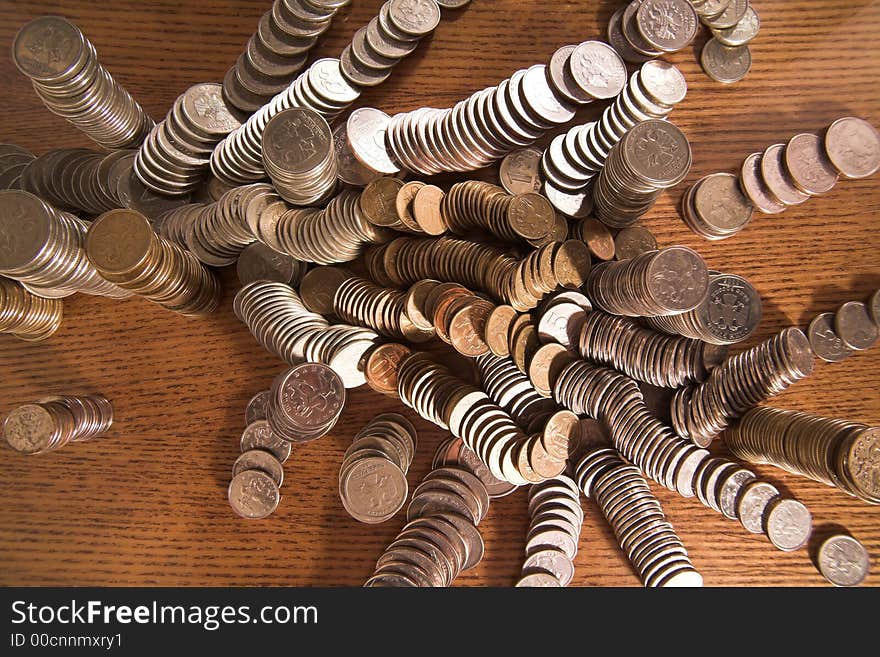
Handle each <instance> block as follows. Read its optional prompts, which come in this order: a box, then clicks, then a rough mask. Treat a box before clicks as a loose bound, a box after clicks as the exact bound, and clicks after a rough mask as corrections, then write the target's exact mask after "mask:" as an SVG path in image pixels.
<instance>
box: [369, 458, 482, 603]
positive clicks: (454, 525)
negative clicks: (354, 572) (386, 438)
mask: <svg viewBox="0 0 880 657" xmlns="http://www.w3.org/2000/svg"><path fill="white" fill-rule="evenodd" d="M488 510H489V494H488V493H487V491H486V487H485V486H484V485H483V483H482V482H481V481H480V480H479V478H477V477H476V476H474V475H473V474H471V473H470V472H468V471H467V470H464V469H461V468H455V467H441V468H437V469H435V470H432V471H431V472H430V473H428V475H427V476H426V477H425V479H424V480H423V481H422V483H421V484H419V486H418V487H417V488H416V490H415V491H414V492H413V497H412V500H411V501H410V503H409V506H408V507H407V510H406V520H407V523H406V525H404V527H403V529H402V530H401V531H400V533H399V534H398V535H397V537H396V538H395V539H394V541H392V542H391V544H390V545H389V546H388V547H387V548H386V549H385V552H383V553H382V556H380V557H379V560H378V561H377V562H376V569H375V571H374V572H373V575H372V576H371V577H370V578H369V579H368V580H367V581H366V582H365V583H364V586H367V587H374V586H382V587H385V586H390V587H417V586H424V587H437V586H451V585H452V582H453V581H454V580H455V578H456V577H458V575H459V573H461V572H462V571H463V570H468V569H470V568H473V567H474V566H476V565H477V564H478V563H480V560H481V559H482V558H483V550H484V545H483V539H482V537H481V536H480V531H479V530H478V529H477V525H479V524H480V521H481V520H482V519H483V518H484V517H485V516H486V513H487V512H488Z"/></svg>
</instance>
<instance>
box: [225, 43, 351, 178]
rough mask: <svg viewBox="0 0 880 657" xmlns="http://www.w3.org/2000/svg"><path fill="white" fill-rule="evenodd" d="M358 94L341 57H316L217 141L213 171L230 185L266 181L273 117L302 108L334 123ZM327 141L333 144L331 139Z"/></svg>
mask: <svg viewBox="0 0 880 657" xmlns="http://www.w3.org/2000/svg"><path fill="white" fill-rule="evenodd" d="M359 97H360V92H359V91H358V90H357V89H355V88H354V87H352V86H351V85H350V84H349V83H348V82H347V81H346V80H345V78H344V77H342V73H341V71H340V68H339V60H338V59H333V58H324V59H318V60H315V61H314V62H313V63H312V64H311V66H309V68H308V70H307V71H305V72H304V73H302V74H300V75H299V77H297V78H296V80H294V81H293V82H292V83H291V85H290V86H289V87H288V88H287V89H285V90H284V91H282V92H281V93H279V94H278V95H276V96H275V97H273V98H272V100H271V101H269V103H267V104H266V105H263V106H262V107H261V108H260V109H259V110H258V111H257V112H256V114H254V115H252V116H251V117H250V118H249V119H248V120H247V121H245V122H244V123H243V124H242V126H241V127H240V128H238V129H236V130H233V131H232V132H231V133H229V135H227V136H226V137H225V138H224V139H223V140H222V141H221V142H220V143H219V144H217V147H216V148H215V149H214V152H213V153H212V154H211V172H212V173H213V174H214V176H216V177H217V178H219V179H220V180H221V181H223V182H225V183H227V184H229V185H242V184H245V183H251V182H258V181H260V180H263V179H264V178H265V177H266V172H267V170H266V169H265V166H264V163H263V146H262V143H263V133H264V130H265V128H266V126H267V125H268V123H269V121H270V120H271V119H272V118H274V117H275V116H276V115H277V114H278V113H279V112H282V111H283V110H287V109H291V108H303V109H310V110H312V111H314V112H316V113H318V114H320V115H321V116H322V117H323V118H324V119H326V120H327V122H332V121H333V119H335V118H336V117H337V116H339V114H341V113H342V112H343V111H344V110H345V109H346V108H348V106H349V105H351V104H352V103H353V102H354V101H356V100H357V99H358V98H359ZM328 143H331V146H332V142H328ZM298 146H301V145H298ZM322 150H323V149H322ZM330 150H331V151H333V148H332V147H331V148H330ZM301 154H302V153H301Z"/></svg>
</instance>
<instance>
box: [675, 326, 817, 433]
mask: <svg viewBox="0 0 880 657" xmlns="http://www.w3.org/2000/svg"><path fill="white" fill-rule="evenodd" d="M814 364H815V360H814V358H813V352H812V350H811V349H810V343H809V341H808V340H807V338H806V336H805V335H804V334H803V333H802V332H801V330H800V329H798V328H793V327H789V328H785V329H783V330H782V331H781V332H780V333H778V334H776V335H775V336H773V337H772V338H770V339H769V340H766V341H764V342H762V343H761V344H759V345H757V346H755V347H752V348H751V349H748V350H747V351H744V352H741V353H739V354H736V355H735V356H731V357H730V358H728V359H727V360H726V361H724V362H723V363H722V364H721V365H719V366H718V367H716V368H714V369H713V370H712V372H711V373H710V374H709V378H708V379H707V380H706V381H705V382H703V383H700V384H698V385H691V386H688V387H685V388H679V390H678V391H677V392H676V393H675V396H674V397H673V399H672V404H671V414H672V426H673V427H675V431H676V432H677V433H678V434H679V435H680V436H684V437H686V438H690V439H691V440H692V441H693V442H694V443H695V444H697V445H700V446H702V447H706V446H708V445H710V444H711V443H712V440H714V439H715V438H716V437H717V436H718V435H719V434H720V433H721V432H722V431H724V429H726V428H727V426H728V425H729V424H730V422H731V420H734V419H736V418H738V417H740V416H742V414H743V413H745V412H746V411H747V410H749V409H750V408H752V407H753V406H756V405H757V404H758V402H760V401H763V400H765V399H768V398H769V397H772V396H773V395H778V394H779V393H780V392H782V391H783V390H785V389H786V388H788V387H789V386H790V385H791V384H793V383H795V382H797V381H800V380H801V379H803V378H806V377H807V376H809V375H810V374H811V373H812V372H813V367H814Z"/></svg>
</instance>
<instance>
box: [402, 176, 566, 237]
mask: <svg viewBox="0 0 880 657" xmlns="http://www.w3.org/2000/svg"><path fill="white" fill-rule="evenodd" d="M419 193H421V190H420V192H419ZM416 198H418V196H417V197H416ZM440 209H441V212H440V213H439V214H440V217H441V220H443V221H444V222H445V223H446V225H447V226H448V229H449V230H450V231H452V232H454V233H457V234H459V235H464V234H466V233H467V232H468V231H470V230H471V229H473V228H480V229H483V230H487V231H489V232H490V233H492V234H493V235H495V236H496V237H498V238H500V239H503V240H506V241H512V242H515V241H517V240H524V241H528V240H540V239H542V238H544V237H545V236H547V235H548V234H549V233H550V232H551V231H552V230H553V226H554V224H555V221H556V215H555V213H554V212H553V207H552V206H551V205H550V203H549V202H548V201H547V199H545V198H544V197H543V196H541V195H540V194H534V193H528V194H507V193H505V192H504V190H503V189H501V188H500V187H498V186H496V185H492V184H490V183H485V182H481V181H478V180H468V181H465V182H460V183H455V184H454V185H453V186H452V187H451V188H450V190H449V194H447V195H446V196H445V197H444V198H443V202H442V203H441V205H440ZM416 221H418V214H417V215H416ZM420 225H421V224H420ZM426 232H428V231H426ZM431 234H433V233H431Z"/></svg>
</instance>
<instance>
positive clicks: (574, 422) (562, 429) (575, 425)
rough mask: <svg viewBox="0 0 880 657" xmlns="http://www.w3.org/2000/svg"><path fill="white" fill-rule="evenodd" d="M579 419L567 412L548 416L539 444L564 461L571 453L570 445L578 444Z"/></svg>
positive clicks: (579, 433) (579, 432)
mask: <svg viewBox="0 0 880 657" xmlns="http://www.w3.org/2000/svg"><path fill="white" fill-rule="evenodd" d="M580 422H581V421H580V418H578V416H577V415H575V414H574V413H572V412H571V411H568V410H561V411H557V412H556V413H554V414H553V415H551V416H550V419H548V420H547V424H545V425H544V432H543V433H542V434H541V443H542V444H543V446H544V449H546V450H547V452H548V453H550V454H552V455H553V456H554V457H556V458H558V459H562V460H565V459H566V458H568V455H569V454H570V453H571V451H572V444H575V445H577V444H579V443H580V437H581V424H580Z"/></svg>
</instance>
